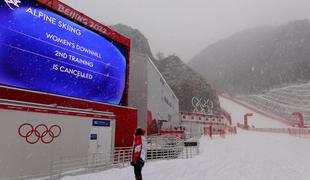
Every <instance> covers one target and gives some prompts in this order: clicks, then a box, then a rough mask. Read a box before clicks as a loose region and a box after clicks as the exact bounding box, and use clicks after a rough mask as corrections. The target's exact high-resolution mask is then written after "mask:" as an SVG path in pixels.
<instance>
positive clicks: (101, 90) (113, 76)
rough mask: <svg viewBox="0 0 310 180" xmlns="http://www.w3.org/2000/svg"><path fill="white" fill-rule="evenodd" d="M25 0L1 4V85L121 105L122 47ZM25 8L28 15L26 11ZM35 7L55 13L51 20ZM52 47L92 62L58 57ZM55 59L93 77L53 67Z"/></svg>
mask: <svg viewBox="0 0 310 180" xmlns="http://www.w3.org/2000/svg"><path fill="white" fill-rule="evenodd" d="M25 2H26V1H23V2H22V4H20V7H18V8H17V7H16V8H15V9H14V10H11V9H10V8H8V6H7V5H6V4H5V3H4V2H3V1H2V2H1V3H0V22H1V24H0V84H2V85H6V86H12V87H17V88H22V89H28V90H34V91H40V92H47V93H52V94H57V95H63V96H69V97H76V98H81V99H87V100H91V101H99V102H104V103H110V104H121V103H122V102H121V101H122V99H124V93H125V84H126V66H127V64H126V63H127V61H126V56H127V54H126V53H127V49H122V47H121V46H119V45H117V44H116V43H114V42H113V41H109V40H108V39H106V38H104V37H102V36H100V35H98V34H96V33H94V32H92V31H90V30H88V29H86V28H84V27H82V26H80V25H78V24H76V23H73V22H72V21H70V20H68V19H66V18H63V17H62V16H60V15H57V14H56V13H54V12H51V11H49V10H47V9H45V8H43V7H40V6H37V5H34V4H33V3H30V2H27V3H25ZM29 7H31V9H32V12H33V14H31V13H29V12H26V11H27V9H28V8H29ZM39 12H41V13H43V14H45V15H47V16H49V17H54V18H55V19H56V25H55V24H53V23H50V22H48V21H46V20H44V19H43V18H42V17H40V18H39V17H37V16H36V15H38V13H39ZM36 13H37V14H36ZM34 14H35V15H34ZM59 21H61V22H63V23H65V24H68V25H70V26H71V27H74V28H78V29H80V30H81V35H80V36H79V35H77V34H76V33H73V32H70V31H68V30H66V29H63V28H60V27H58V22H59ZM46 33H49V34H53V35H55V36H57V37H59V38H61V39H66V40H67V41H69V42H73V43H74V44H75V45H76V44H78V45H81V46H83V47H85V48H87V49H91V50H93V51H95V52H98V53H100V55H101V58H100V57H96V56H94V55H91V54H89V53H86V52H81V51H79V50H78V49H76V48H73V47H72V46H68V45H64V44H62V43H59V42H55V41H53V40H51V39H48V38H47V36H46ZM56 51H60V52H62V53H66V54H67V55H72V56H74V57H76V58H79V59H83V60H85V61H87V62H91V63H92V64H93V67H90V66H88V65H85V64H81V63H77V62H74V61H72V60H70V59H68V58H67V59H66V58H62V57H58V56H56ZM55 64H56V65H57V66H58V67H65V68H68V69H73V70H77V71H81V72H84V73H87V74H90V75H91V76H92V78H91V79H87V78H82V77H77V76H75V75H72V74H68V73H65V72H61V71H60V70H59V69H58V70H55V69H53V66H55ZM63 69H64V68H63Z"/></svg>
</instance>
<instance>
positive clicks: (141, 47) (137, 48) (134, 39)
mask: <svg viewBox="0 0 310 180" xmlns="http://www.w3.org/2000/svg"><path fill="white" fill-rule="evenodd" d="M110 27H111V28H112V29H113V30H114V31H116V32H118V33H120V34H122V35H124V36H125V37H128V38H130V40H131V51H134V52H138V53H142V54H147V55H148V56H149V57H150V58H151V59H152V60H154V57H153V54H152V51H151V47H150V45H149V42H148V40H147V39H146V37H145V36H144V35H143V34H142V33H141V32H140V31H139V30H138V29H134V28H132V27H130V26H127V25H124V24H117V25H113V26H110Z"/></svg>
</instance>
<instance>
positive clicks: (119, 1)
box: [61, 0, 310, 61]
mask: <svg viewBox="0 0 310 180" xmlns="http://www.w3.org/2000/svg"><path fill="white" fill-rule="evenodd" d="M61 1H62V2H64V3H66V4H68V5H70V6H71V7H73V8H75V9H77V10H80V11H81V12H83V13H84V14H86V15H88V16H90V17H92V18H94V19H95V20H97V21H99V22H103V23H104V24H105V25H111V24H117V23H123V24H126V25H129V26H131V27H133V28H137V29H139V30H140V31H141V32H142V33H143V34H144V35H145V36H146V37H147V39H148V40H149V43H150V46H151V48H152V52H153V54H154V55H156V53H157V52H158V51H162V52H164V53H165V55H170V54H175V55H178V56H179V57H181V58H182V60H183V61H188V60H190V59H191V58H192V57H193V56H194V55H195V54H196V53H198V52H199V51H201V50H202V49H204V48H205V47H206V46H207V45H209V44H212V43H214V42H216V41H218V40H220V39H223V38H225V37H228V36H229V35H232V34H234V33H236V32H239V31H241V30H244V29H247V28H252V27H256V26H266V25H282V24H286V23H287V22H289V21H292V20H296V19H305V18H308V19H310V0H61Z"/></svg>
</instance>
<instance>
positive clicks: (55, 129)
mask: <svg viewBox="0 0 310 180" xmlns="http://www.w3.org/2000/svg"><path fill="white" fill-rule="evenodd" d="M18 134H19V135H20V136H21V137H23V138H25V140H26V142H27V143H28V144H36V143H37V142H39V141H40V140H41V142H42V143H44V144H50V143H51V142H53V141H54V139H55V138H57V137H59V136H60V134H61V127H60V126H58V125H52V126H51V127H49V128H48V127H47V125H45V124H39V125H37V126H36V127H33V126H32V125H31V124H29V123H24V124H22V125H20V126H19V128H18Z"/></svg>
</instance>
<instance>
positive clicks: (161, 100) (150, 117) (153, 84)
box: [128, 52, 179, 134]
mask: <svg viewBox="0 0 310 180" xmlns="http://www.w3.org/2000/svg"><path fill="white" fill-rule="evenodd" d="M129 84H130V86H129V99H128V103H129V106H132V107H136V108H137V109H138V125H139V126H140V127H142V128H145V129H147V131H148V134H156V133H158V129H159V128H160V127H161V129H162V130H165V129H170V128H173V127H174V126H179V100H178V98H177V97H176V96H175V94H174V92H173V91H172V89H171V88H170V86H169V85H168V83H167V82H166V80H165V79H164V77H163V76H162V75H161V73H160V72H159V71H158V69H157V68H156V66H155V65H154V63H153V62H152V60H151V59H150V58H149V57H148V56H147V55H145V54H139V53H134V52H132V53H131V59H130V77H129Z"/></svg>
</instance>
